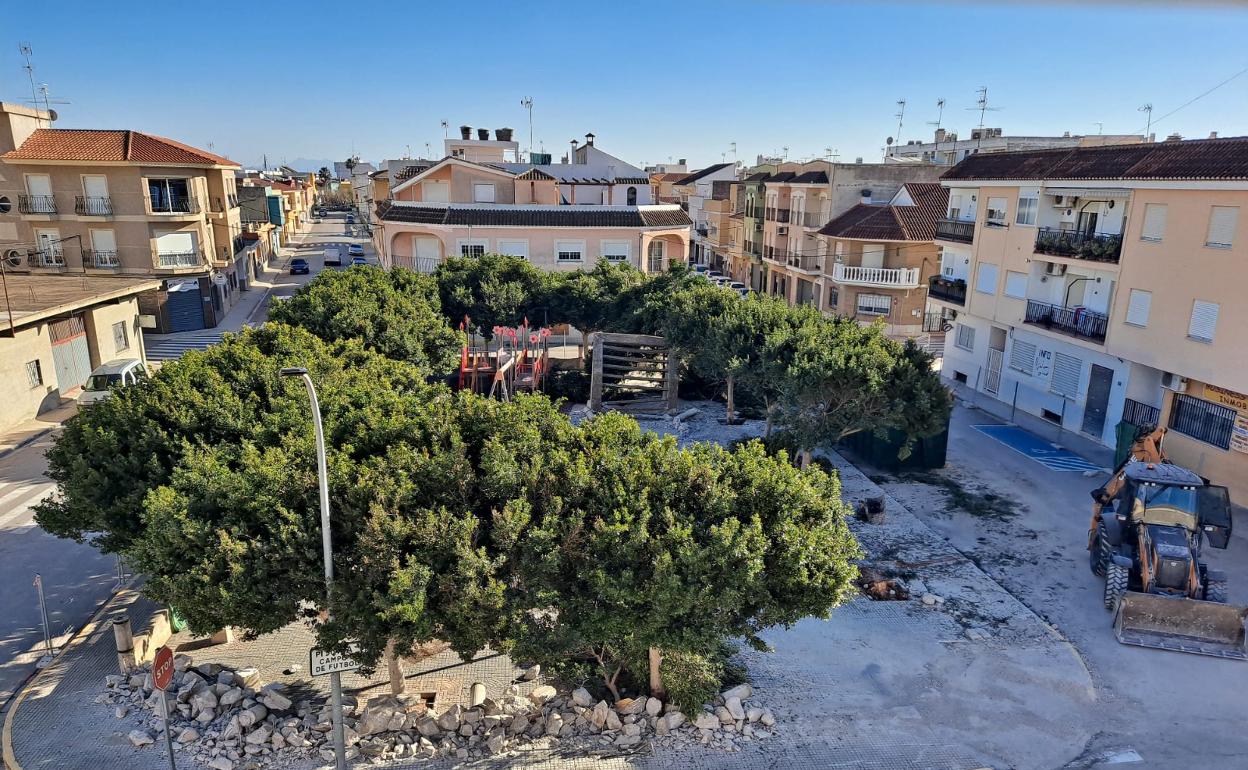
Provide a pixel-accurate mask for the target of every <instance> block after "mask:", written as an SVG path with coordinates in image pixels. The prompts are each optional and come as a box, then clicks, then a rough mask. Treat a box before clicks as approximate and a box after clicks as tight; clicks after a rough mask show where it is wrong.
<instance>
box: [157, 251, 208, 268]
mask: <svg viewBox="0 0 1248 770" xmlns="http://www.w3.org/2000/svg"><path fill="white" fill-rule="evenodd" d="M203 261H204V256H203V254H201V253H200V252H198V251H175V252H158V253H157V254H156V263H157V265H159V266H160V267H199V265H201V264H202V263H203Z"/></svg>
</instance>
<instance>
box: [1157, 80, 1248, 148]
mask: <svg viewBox="0 0 1248 770" xmlns="http://www.w3.org/2000/svg"><path fill="white" fill-rule="evenodd" d="M1244 74H1248V67H1245V68H1243V69H1242V70H1240V71H1239V72H1236V73H1235V74H1234V75H1231V76H1230V77H1229V78H1227V79H1226V80H1223V81H1222V82H1221V83H1218V84H1217V85H1216V86H1214V87H1213V88H1210V89H1209V90H1208V91H1205V92H1203V93H1200V94H1197V95H1196V96H1193V97H1192V98H1191V99H1188V100H1187V101H1185V102H1183V103H1182V104H1180V105H1179V106H1178V107H1175V108H1174V109H1173V110H1170V111H1169V112H1167V113H1166V114H1165V115H1162V116H1161V117H1160V118H1156V119H1155V120H1153V121H1152V125H1154V126H1156V125H1157V124H1158V123H1160V122H1161V121H1163V120H1165V119H1166V118H1168V117H1170V116H1171V115H1173V114H1174V113H1176V112H1178V111H1179V110H1181V109H1183V108H1184V107H1188V106H1190V105H1192V104H1194V103H1196V102H1197V101H1199V100H1201V99H1203V98H1205V97H1206V96H1208V95H1209V94H1211V93H1213V92H1214V91H1217V90H1218V89H1219V88H1221V87H1222V86H1224V85H1226V84H1227V83H1229V82H1231V81H1232V80H1234V79H1235V78H1237V77H1239V76H1240V75H1244ZM1146 130H1148V127H1147V126H1146V127H1145V128H1140V129H1137V130H1136V131H1135V133H1137V134H1140V133H1143V132H1144V131H1146Z"/></svg>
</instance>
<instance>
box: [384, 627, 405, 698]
mask: <svg viewBox="0 0 1248 770" xmlns="http://www.w3.org/2000/svg"><path fill="white" fill-rule="evenodd" d="M383 658H384V659H385V661H386V668H387V669H388V670H389V672H390V694H391V695H402V694H403V693H404V692H405V691H406V690H407V680H406V679H404V678H403V661H402V660H400V659H399V656H398V655H395V654H394V640H393V639H391V640H390V641H388V642H386V651H385V653H384V654H383Z"/></svg>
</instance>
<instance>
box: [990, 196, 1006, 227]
mask: <svg viewBox="0 0 1248 770" xmlns="http://www.w3.org/2000/svg"><path fill="white" fill-rule="evenodd" d="M1008 214H1009V212H1008V211H1006V204H1005V198H989V199H988V211H987V213H986V214H985V217H984V223H985V224H987V225H989V226H990V227H1005V226H1006V224H1005V218H1006V216H1007V215H1008Z"/></svg>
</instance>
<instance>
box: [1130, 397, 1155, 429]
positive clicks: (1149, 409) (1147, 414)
mask: <svg viewBox="0 0 1248 770" xmlns="http://www.w3.org/2000/svg"><path fill="white" fill-rule="evenodd" d="M1122 419H1123V421H1124V422H1129V423H1131V424H1132V425H1135V426H1137V427H1138V426H1144V425H1153V426H1156V425H1159V424H1161V410H1160V409H1158V408H1157V407H1155V406H1149V405H1148V404H1145V403H1143V402H1140V401H1136V400H1135V399H1133V398H1128V399H1124V400H1123V402H1122Z"/></svg>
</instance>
